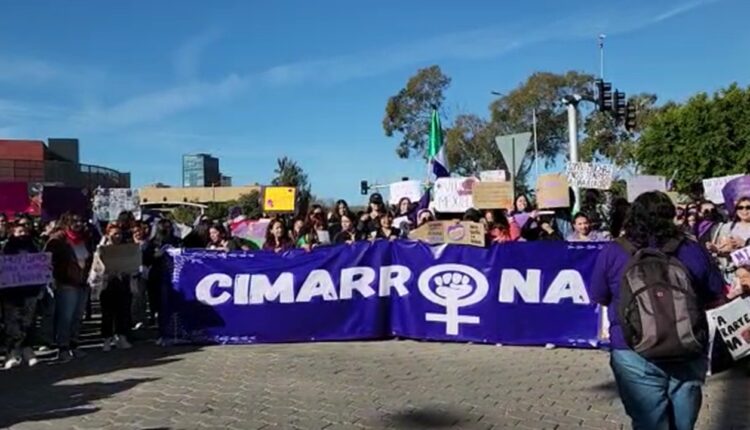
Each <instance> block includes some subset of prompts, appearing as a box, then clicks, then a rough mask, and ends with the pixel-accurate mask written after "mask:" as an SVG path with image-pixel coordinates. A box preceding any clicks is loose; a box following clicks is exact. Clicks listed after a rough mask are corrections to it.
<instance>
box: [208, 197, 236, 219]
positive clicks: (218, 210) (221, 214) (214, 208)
mask: <svg viewBox="0 0 750 430" xmlns="http://www.w3.org/2000/svg"><path fill="white" fill-rule="evenodd" d="M232 206H237V202H236V201H234V200H231V201H228V202H211V203H209V204H208V207H207V208H206V212H205V213H204V214H205V215H206V216H207V217H208V218H210V219H212V220H216V221H224V220H226V219H227V216H229V208H231V207H232Z"/></svg>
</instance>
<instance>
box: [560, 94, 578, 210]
mask: <svg viewBox="0 0 750 430" xmlns="http://www.w3.org/2000/svg"><path fill="white" fill-rule="evenodd" d="M581 100H582V98H581V96H580V95H578V94H575V95H572V96H565V97H564V98H563V102H564V103H565V104H566V105H567V106H568V139H569V142H570V162H571V163H577V162H578V102H580V101H581ZM573 195H574V196H575V200H576V201H575V204H574V205H573V208H572V209H573V212H574V213H575V212H578V209H579V208H580V205H581V189H580V188H578V187H576V186H574V187H573Z"/></svg>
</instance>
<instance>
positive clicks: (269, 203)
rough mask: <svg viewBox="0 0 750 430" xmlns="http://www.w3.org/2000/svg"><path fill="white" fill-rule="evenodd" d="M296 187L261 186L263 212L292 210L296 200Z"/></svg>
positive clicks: (294, 207)
mask: <svg viewBox="0 0 750 430" xmlns="http://www.w3.org/2000/svg"><path fill="white" fill-rule="evenodd" d="M296 197H297V189H296V188H294V187H265V188H263V211H264V212H294V210H295V209H296V202H297V198H296Z"/></svg>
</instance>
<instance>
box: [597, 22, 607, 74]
mask: <svg viewBox="0 0 750 430" xmlns="http://www.w3.org/2000/svg"><path fill="white" fill-rule="evenodd" d="M606 37H607V35H606V34H604V33H601V34H599V79H601V80H602V81H603V80H604V38H606Z"/></svg>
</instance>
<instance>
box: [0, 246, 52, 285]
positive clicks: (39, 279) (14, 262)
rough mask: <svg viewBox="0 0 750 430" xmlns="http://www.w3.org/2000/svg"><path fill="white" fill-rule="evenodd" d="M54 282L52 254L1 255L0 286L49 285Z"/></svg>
mask: <svg viewBox="0 0 750 430" xmlns="http://www.w3.org/2000/svg"><path fill="white" fill-rule="evenodd" d="M50 282H52V254H50V253H48V252H37V253H32V254H16V255H0V288H10V287H22V286H30V285H47V284H49V283H50Z"/></svg>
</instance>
